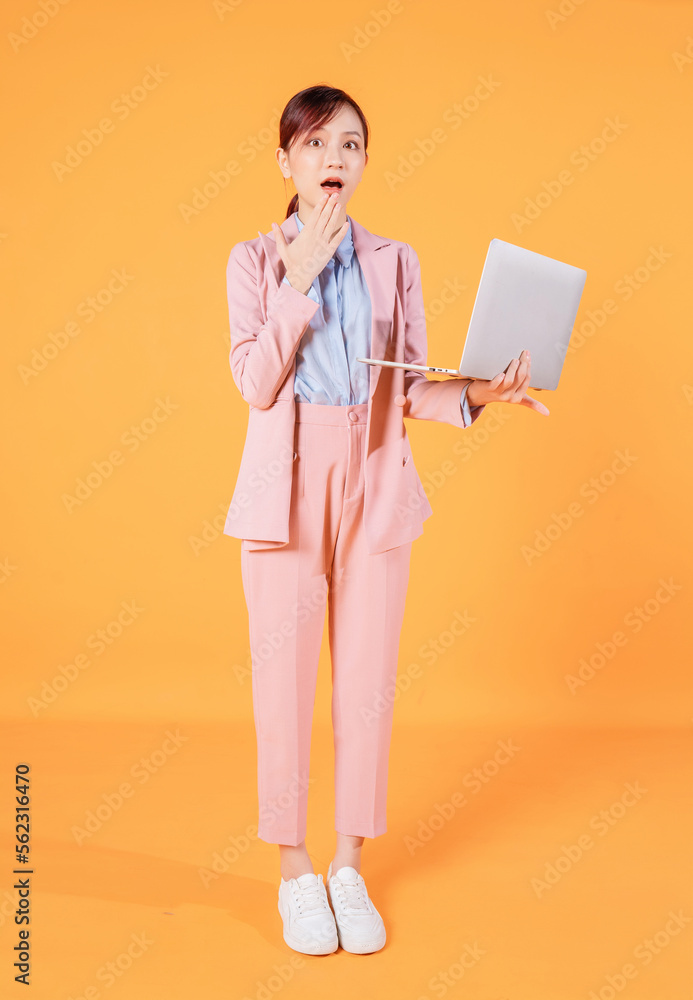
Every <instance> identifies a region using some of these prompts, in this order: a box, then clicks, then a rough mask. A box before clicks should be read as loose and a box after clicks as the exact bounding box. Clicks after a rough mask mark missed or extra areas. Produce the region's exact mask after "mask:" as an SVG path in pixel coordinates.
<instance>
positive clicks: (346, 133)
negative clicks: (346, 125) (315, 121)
mask: <svg viewBox="0 0 693 1000" xmlns="http://www.w3.org/2000/svg"><path fill="white" fill-rule="evenodd" d="M325 131H326V129H325V126H324V125H321V126H320V128H314V129H313V132H325ZM342 135H357V136H358V137H359V138H360V137H361V133H360V132H353V131H352V132H342Z"/></svg>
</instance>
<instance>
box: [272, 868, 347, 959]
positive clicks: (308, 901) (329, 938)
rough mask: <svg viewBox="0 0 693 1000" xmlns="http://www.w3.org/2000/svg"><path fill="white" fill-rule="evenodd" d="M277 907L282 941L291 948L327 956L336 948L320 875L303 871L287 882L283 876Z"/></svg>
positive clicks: (334, 929)
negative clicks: (282, 922) (303, 873)
mask: <svg viewBox="0 0 693 1000" xmlns="http://www.w3.org/2000/svg"><path fill="white" fill-rule="evenodd" d="M277 908H278V909H279V912H280V914H281V918H282V920H283V921H284V940H285V941H286V943H287V944H288V945H289V947H290V948H293V949H294V951H301V952H303V953H304V954H305V955H329V954H330V953H331V952H333V951H336V950H337V948H338V947H339V938H338V936H337V927H336V925H335V921H334V916H333V914H332V910H331V909H330V904H329V903H328V901H327V893H326V891H325V885H324V883H323V880H322V875H316V874H315V873H314V872H306V874H305V875H299V877H298V878H290V879H289V880H288V881H285V880H284V879H283V878H282V880H281V882H280V885H279V899H278V901H277Z"/></svg>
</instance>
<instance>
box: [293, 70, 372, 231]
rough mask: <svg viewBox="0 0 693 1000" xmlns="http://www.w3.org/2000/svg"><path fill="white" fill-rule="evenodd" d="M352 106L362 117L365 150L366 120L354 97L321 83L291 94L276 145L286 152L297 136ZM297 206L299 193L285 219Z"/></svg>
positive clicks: (366, 148)
mask: <svg viewBox="0 0 693 1000" xmlns="http://www.w3.org/2000/svg"><path fill="white" fill-rule="evenodd" d="M347 105H348V106H349V107H351V108H353V109H354V111H355V112H356V114H357V115H358V116H359V118H360V119H361V125H362V127H363V148H364V152H368V122H367V121H366V116H365V115H364V113H363V111H362V110H361V108H360V107H359V106H358V104H357V103H356V101H355V100H354V99H353V97H350V96H349V95H348V94H347V93H345V91H343V90H339V88H338V87H327V86H323V85H322V84H320V85H318V86H316V87H307V88H306V89H305V90H301V91H299V93H298V94H294V96H293V97H292V98H291V100H290V101H288V103H287V105H286V107H285V108H284V110H283V111H282V116H281V119H280V120H279V145H280V146H281V148H282V149H283V150H285V151H288V149H289V146H290V145H291V144H292V142H294V141H295V140H296V139H298V138H299V137H300V136H302V135H305V134H306V132H313V131H314V130H315V129H318V128H321V127H322V126H323V125H324V124H325V123H326V122H328V121H331V120H332V118H334V116H335V115H336V114H338V113H339V111H340V110H341V109H342V108H343V107H346V106H347ZM297 207H298V195H297V194H295V195H294V196H293V198H292V199H291V201H290V202H289V207H288V208H287V210H286V215H285V216H284V219H288V218H289V216H290V215H292V214H293V213H294V212H295V211H296V209H297Z"/></svg>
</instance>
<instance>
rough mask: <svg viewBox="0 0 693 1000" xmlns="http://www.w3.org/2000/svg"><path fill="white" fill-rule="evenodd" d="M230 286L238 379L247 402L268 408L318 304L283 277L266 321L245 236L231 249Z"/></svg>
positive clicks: (233, 356) (233, 366) (233, 358)
mask: <svg viewBox="0 0 693 1000" xmlns="http://www.w3.org/2000/svg"><path fill="white" fill-rule="evenodd" d="M226 292H227V297H228V303H229V327H230V331H231V351H230V353H229V362H230V365H231V373H232V375H233V380H234V382H235V383H236V385H237V386H238V389H239V391H240V393H241V395H242V396H243V399H244V400H245V401H246V402H247V403H249V404H250V405H252V406H257V407H259V408H260V409H266V408H267V407H268V406H271V405H272V403H273V402H274V400H275V399H276V396H277V393H278V391H279V389H280V388H281V385H282V383H283V382H284V379H285V378H286V376H287V374H288V371H289V368H290V367H291V364H292V362H293V360H294V356H295V354H296V351H297V349H298V344H299V341H300V339H301V337H302V336H303V334H304V332H305V329H306V327H307V326H308V323H309V322H310V320H311V318H312V317H313V316H314V314H315V312H316V311H317V309H318V305H319V304H318V302H316V301H315V300H314V299H312V298H309V297H308V296H307V295H304V294H303V292H299V291H298V289H297V288H294V287H293V286H292V285H290V284H288V283H287V282H283V281H282V282H280V283H279V286H278V288H277V289H276V291H275V292H274V293H273V294H271V295H270V296H269V298H268V300H267V306H266V318H265V320H264V322H263V314H262V309H261V303H260V291H259V284H258V280H257V262H256V261H254V260H253V258H252V256H251V254H250V251H249V249H248V247H247V245H246V244H245V243H243V242H241V243H237V244H236V246H235V247H233V249H232V250H231V253H230V255H229V260H228V264H227V265H226Z"/></svg>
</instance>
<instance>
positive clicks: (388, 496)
mask: <svg viewBox="0 0 693 1000" xmlns="http://www.w3.org/2000/svg"><path fill="white" fill-rule="evenodd" d="M349 219H350V221H351V227H352V237H353V241H354V250H355V252H356V255H357V257H358V261H359V264H360V266H361V269H362V271H363V274H364V278H365V281H366V284H367V286H368V291H369V293H370V298H371V315H372V324H371V349H370V355H369V357H372V358H384V359H387V360H392V361H408V362H412V363H414V364H423V365H425V364H426V363H427V343H426V320H425V316H424V303H423V295H422V291H421V271H420V267H419V259H418V257H417V255H416V252H415V251H414V250H413V249H412V247H411V246H409V244H408V243H400V242H399V241H398V240H387V239H383V238H382V237H381V236H376V235H375V234H374V233H371V232H369V231H368V230H367V229H365V228H364V227H363V226H362V225H360V224H359V223H358V222H357V221H356V220H355V219H353V218H352V217H351V216H349ZM281 229H282V232H283V233H284V235H285V237H286V239H287V241H288V242H289V243H290V242H291V241H292V240H293V239H295V237H296V236H298V226H297V225H296V221H295V218H294V216H293V215H291V216H289V218H288V219H285V220H284V222H283V223H282V226H281ZM284 273H285V268H284V264H283V262H282V259H281V257H280V256H279V253H278V251H277V245H276V240H275V238H274V236H273V235H272V234H271V233H269V234H264V233H260V232H258V238H257V239H253V240H247V241H245V242H240V243H237V244H236V245H235V246H234V247H233V249H232V250H231V253H230V256H229V261H228V265H227V268H226V282H227V293H228V303H229V322H230V329H231V352H230V356H229V360H230V363H231V372H232V374H233V379H234V382H235V383H236V385H237V386H238V389H239V390H240V393H241V395H242V397H243V399H244V400H245V401H246V403H248V406H249V413H248V428H247V433H246V439H245V445H244V448H243V455H242V457H241V464H240V469H239V472H238V477H237V480H236V486H235V489H234V493H233V497H232V500H231V505H230V507H229V510H228V514H227V516H226V524H225V526H224V534H226V535H231V536H232V537H234V538H243V539H246V541H245V542H244V545H245V546H246V547H247V548H268V547H276V546H281V545H286V544H287V542H288V541H289V505H290V501H291V481H292V475H293V462H294V460H295V458H296V453H295V452H294V422H295V407H294V385H293V383H294V372H295V368H296V350H297V348H298V344H299V341H300V339H301V337H302V336H303V333H304V331H305V329H306V326H307V325H308V323H309V322H310V320H311V318H312V316H313V314H314V313H315V312H316V311H317V309H318V305H317V303H316V302H314V301H313V300H312V299H309V298H308V296H307V295H304V294H303V293H302V292H299V291H298V290H297V289H295V288H292V287H291V286H290V285H287V284H286V283H284V282H282V278H283V276H284ZM369 369H370V387H369V394H368V421H367V425H366V435H367V445H366V467H365V471H364V479H365V487H364V488H365V493H364V529H365V532H366V540H367V544H368V547H369V551H370V552H371V553H375V552H382V551H384V550H385V549H389V548H392V547H393V546H395V545H401V544H402V543H404V542H407V541H410V540H413V539H414V538H418V536H419V535H421V534H422V533H423V522H424V521H425V520H426V518H427V517H430V515H431V514H432V513H433V511H432V508H431V505H430V504H429V502H428V498H427V497H426V494H425V493H424V489H423V485H422V483H421V480H420V478H419V475H418V473H417V471H416V468H415V466H414V460H413V458H412V453H411V448H410V444H409V437H408V435H407V431H406V428H405V426H404V417H413V418H414V419H417V420H439V421H442V422H443V423H447V424H452V425H453V426H455V427H460V428H463V427H464V422H463V419H462V411H461V408H460V393H461V391H462V388H463V386H464V384H465V383H464V382H463V381H462V380H460V379H455V378H452V379H444V380H430V379H428V378H427V377H426V375H425V374H424V373H423V372H414V371H405V370H404V369H403V368H381V367H378V366H376V365H371V366H369ZM483 409H484V407H483V406H473V407H471V414H472V420H473V421H474V420H476V419H478V417H479V416H480V415H481V412H482V410H483Z"/></svg>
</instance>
